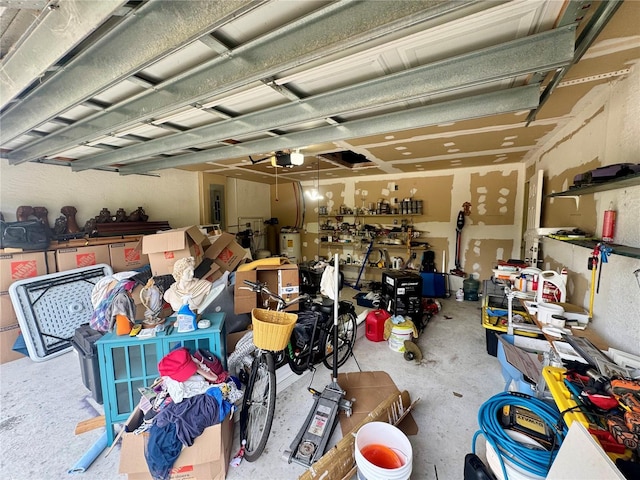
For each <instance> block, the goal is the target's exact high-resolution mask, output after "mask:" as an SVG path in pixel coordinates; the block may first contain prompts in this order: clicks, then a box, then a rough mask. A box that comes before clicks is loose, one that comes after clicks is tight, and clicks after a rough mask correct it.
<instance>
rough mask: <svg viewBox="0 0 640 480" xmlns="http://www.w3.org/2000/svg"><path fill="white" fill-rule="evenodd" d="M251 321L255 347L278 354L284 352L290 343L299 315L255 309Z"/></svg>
mask: <svg viewBox="0 0 640 480" xmlns="http://www.w3.org/2000/svg"><path fill="white" fill-rule="evenodd" d="M251 319H252V321H253V343H254V345H255V346H256V347H258V348H261V349H262V350H271V351H274V352H277V351H279V350H283V349H284V348H285V347H286V346H287V343H289V337H291V332H293V327H294V326H295V324H296V321H297V320H298V315H296V314H295V313H287V312H277V311H275V310H265V309H263V308H254V309H253V310H251Z"/></svg>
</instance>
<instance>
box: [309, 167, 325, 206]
mask: <svg viewBox="0 0 640 480" xmlns="http://www.w3.org/2000/svg"><path fill="white" fill-rule="evenodd" d="M305 194H306V195H307V197H309V199H310V200H312V201H320V200H322V199H323V198H324V196H323V195H322V194H321V193H320V159H319V158H318V176H317V177H316V185H315V188H312V189H311V190H307V191H306V192H305Z"/></svg>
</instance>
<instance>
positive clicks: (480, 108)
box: [120, 84, 540, 175]
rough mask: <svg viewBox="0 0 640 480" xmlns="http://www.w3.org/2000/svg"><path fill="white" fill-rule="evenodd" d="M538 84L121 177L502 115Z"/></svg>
mask: <svg viewBox="0 0 640 480" xmlns="http://www.w3.org/2000/svg"><path fill="white" fill-rule="evenodd" d="M539 88H540V85H538V84H536V85H530V86H527V87H517V88H510V89H507V90H502V91H498V92H492V93H486V94H483V95H476V96H473V97H467V98H460V99H456V100H451V101H448V102H442V103H439V104H434V105H428V106H424V107H417V108H413V109H411V110H405V111H401V112H394V113H386V114H382V115H378V116H375V117H371V118H367V119H361V120H352V121H350V122H345V123H342V124H340V125H330V126H327V127H320V128H316V129H311V130H307V131H303V132H296V133H291V134H287V135H282V136H280V137H276V138H269V139H261V140H254V141H251V142H246V143H238V144H236V145H233V146H228V147H219V148H213V149H210V150H205V151H202V152H199V153H192V154H186V155H180V156H174V157H171V158H167V159H160V160H152V161H148V162H139V163H137V164H133V165H129V166H125V167H122V168H121V169H120V173H121V174H123V175H128V174H133V173H145V172H149V171H152V170H162V169H165V168H175V167H186V166H189V165H196V164H199V163H205V162H214V161H216V160H224V159H228V158H239V157H248V156H249V155H256V154H259V153H261V152H265V151H267V152H268V151H271V150H278V149H281V148H284V147H286V148H302V147H304V146H306V145H313V144H316V143H324V142H331V141H334V142H335V141H339V140H347V139H350V138H359V137H366V136H370V135H379V134H381V133H386V132H396V131H402V130H407V129H411V128H420V127H426V126H429V125H437V124H440V123H449V122H456V121H460V120H468V119H472V118H480V117H486V116H490V115H499V114H502V113H508V112H515V111H521V110H529V109H531V108H534V107H535V106H536V105H537V104H538V100H539Z"/></svg>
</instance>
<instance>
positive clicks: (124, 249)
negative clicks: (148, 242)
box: [109, 241, 149, 272]
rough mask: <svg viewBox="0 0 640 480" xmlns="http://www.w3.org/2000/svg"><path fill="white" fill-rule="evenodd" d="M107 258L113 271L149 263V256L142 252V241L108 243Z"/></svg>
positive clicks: (135, 267) (132, 268)
mask: <svg viewBox="0 0 640 480" xmlns="http://www.w3.org/2000/svg"><path fill="white" fill-rule="evenodd" d="M109 258H110V259H111V260H110V261H111V268H112V269H113V271H114V272H126V271H128V270H135V269H137V268H140V267H144V266H145V265H149V256H148V255H145V254H144V253H142V241H138V242H123V243H111V244H109Z"/></svg>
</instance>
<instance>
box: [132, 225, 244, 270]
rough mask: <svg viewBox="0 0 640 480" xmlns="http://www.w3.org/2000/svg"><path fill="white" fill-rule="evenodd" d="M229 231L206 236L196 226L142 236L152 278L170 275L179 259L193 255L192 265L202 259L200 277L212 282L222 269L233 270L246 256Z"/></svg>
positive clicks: (197, 263)
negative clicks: (205, 268) (204, 269)
mask: <svg viewBox="0 0 640 480" xmlns="http://www.w3.org/2000/svg"><path fill="white" fill-rule="evenodd" d="M235 239H236V237H235V236H234V235H232V234H230V233H222V234H221V235H218V236H215V237H208V236H206V235H205V234H204V233H202V232H201V231H200V229H199V228H198V227H197V226H195V225H194V226H190V227H184V228H176V229H173V230H166V231H164V232H161V233H156V234H155V235H147V236H145V237H144V238H143V239H142V253H144V254H145V255H148V257H149V263H150V264H151V273H152V274H153V276H154V277H156V276H160V275H171V274H172V273H173V266H174V265H175V263H176V262H177V261H178V260H180V259H181V258H185V257H193V258H194V259H195V261H196V268H197V267H198V266H199V265H200V264H202V263H203V262H204V261H205V260H207V263H210V264H211V265H210V267H209V271H208V273H206V274H205V275H204V276H203V277H202V278H205V279H207V280H209V281H211V282H212V281H215V280H217V279H218V278H220V277H221V276H222V274H223V272H225V271H229V272H230V271H233V270H235V268H236V267H237V266H238V265H239V264H240V262H241V261H242V260H243V259H244V258H245V257H246V256H247V251H246V250H245V249H244V248H242V247H241V246H240V245H239V244H238V243H237V242H236V241H235Z"/></svg>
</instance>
